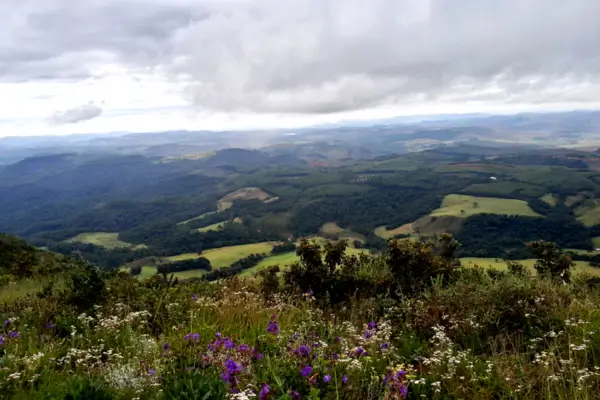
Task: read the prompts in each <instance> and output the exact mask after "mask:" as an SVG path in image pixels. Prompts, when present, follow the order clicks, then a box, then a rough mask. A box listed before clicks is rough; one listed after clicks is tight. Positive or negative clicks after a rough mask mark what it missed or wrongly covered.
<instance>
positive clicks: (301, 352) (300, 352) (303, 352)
mask: <svg viewBox="0 0 600 400" xmlns="http://www.w3.org/2000/svg"><path fill="white" fill-rule="evenodd" d="M294 355H297V356H300V357H308V356H309V355H310V348H309V347H308V346H307V345H304V344H303V345H301V346H299V347H298V348H297V349H296V350H294Z"/></svg>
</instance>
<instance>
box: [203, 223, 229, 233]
mask: <svg viewBox="0 0 600 400" xmlns="http://www.w3.org/2000/svg"><path fill="white" fill-rule="evenodd" d="M226 223H227V221H222V222H217V223H216V224H212V225H208V226H205V227H204V228H200V229H198V232H210V231H218V230H220V229H221V228H223V226H225V224H226Z"/></svg>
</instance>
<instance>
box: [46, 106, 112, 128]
mask: <svg viewBox="0 0 600 400" xmlns="http://www.w3.org/2000/svg"><path fill="white" fill-rule="evenodd" d="M101 114H102V108H101V107H98V106H97V105H95V104H91V103H88V104H83V105H81V106H79V107H75V108H72V109H70V110H65V111H60V112H55V113H54V114H53V115H52V116H51V117H50V121H51V122H52V123H54V124H59V125H64V124H76V123H78V122H82V121H88V120H90V119H94V118H97V117H99V116H100V115H101Z"/></svg>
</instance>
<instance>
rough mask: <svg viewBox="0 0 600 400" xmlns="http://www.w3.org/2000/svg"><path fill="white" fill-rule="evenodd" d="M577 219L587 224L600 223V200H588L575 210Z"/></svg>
mask: <svg viewBox="0 0 600 400" xmlns="http://www.w3.org/2000/svg"><path fill="white" fill-rule="evenodd" d="M573 212H574V214H575V217H577V221H579V222H581V223H582V224H584V225H585V226H594V225H599V224H600V200H598V199H594V200H586V201H585V202H584V203H583V204H581V205H580V206H578V207H577V208H575V210H573Z"/></svg>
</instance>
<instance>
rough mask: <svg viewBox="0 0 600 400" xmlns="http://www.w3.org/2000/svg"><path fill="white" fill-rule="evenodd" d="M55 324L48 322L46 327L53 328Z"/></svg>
mask: <svg viewBox="0 0 600 400" xmlns="http://www.w3.org/2000/svg"><path fill="white" fill-rule="evenodd" d="M55 327H56V326H55V325H54V324H53V323H52V322H48V325H46V329H54V328H55Z"/></svg>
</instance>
